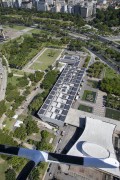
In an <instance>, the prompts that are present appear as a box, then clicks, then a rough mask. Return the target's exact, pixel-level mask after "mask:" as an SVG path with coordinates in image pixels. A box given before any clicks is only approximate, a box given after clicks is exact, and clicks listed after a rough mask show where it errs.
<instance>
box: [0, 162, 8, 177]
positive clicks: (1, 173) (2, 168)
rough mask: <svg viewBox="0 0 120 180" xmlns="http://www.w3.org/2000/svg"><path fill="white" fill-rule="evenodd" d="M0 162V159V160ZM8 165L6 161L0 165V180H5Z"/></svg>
mask: <svg viewBox="0 0 120 180" xmlns="http://www.w3.org/2000/svg"><path fill="white" fill-rule="evenodd" d="M0 160H1V161H2V159H0ZM7 168H8V165H7V162H6V161H3V162H1V163H0V179H1V180H5V171H6V170H7Z"/></svg>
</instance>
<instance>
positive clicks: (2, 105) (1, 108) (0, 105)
mask: <svg viewBox="0 0 120 180" xmlns="http://www.w3.org/2000/svg"><path fill="white" fill-rule="evenodd" d="M5 111H6V105H5V101H4V100H2V101H0V117H2V115H3V114H4V113H5Z"/></svg>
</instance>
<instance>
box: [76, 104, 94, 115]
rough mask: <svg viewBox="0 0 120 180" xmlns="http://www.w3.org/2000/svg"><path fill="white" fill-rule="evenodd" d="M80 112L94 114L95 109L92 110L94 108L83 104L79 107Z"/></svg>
mask: <svg viewBox="0 0 120 180" xmlns="http://www.w3.org/2000/svg"><path fill="white" fill-rule="evenodd" d="M78 110H81V111H85V112H89V113H92V112H93V108H92V107H90V106H85V105H83V104H80V105H79V107H78Z"/></svg>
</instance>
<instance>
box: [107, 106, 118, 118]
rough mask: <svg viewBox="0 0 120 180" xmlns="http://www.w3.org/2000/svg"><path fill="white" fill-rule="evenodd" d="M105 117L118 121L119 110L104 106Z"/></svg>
mask: <svg viewBox="0 0 120 180" xmlns="http://www.w3.org/2000/svg"><path fill="white" fill-rule="evenodd" d="M105 117H108V118H112V119H116V120H118V121H120V111H118V110H114V109H110V108H106V113H105Z"/></svg>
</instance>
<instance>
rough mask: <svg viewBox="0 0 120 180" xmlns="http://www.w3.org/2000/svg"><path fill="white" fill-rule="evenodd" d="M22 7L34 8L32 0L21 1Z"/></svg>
mask: <svg viewBox="0 0 120 180" xmlns="http://www.w3.org/2000/svg"><path fill="white" fill-rule="evenodd" d="M21 8H23V9H32V1H29V0H23V1H22V3H21Z"/></svg>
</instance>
